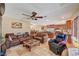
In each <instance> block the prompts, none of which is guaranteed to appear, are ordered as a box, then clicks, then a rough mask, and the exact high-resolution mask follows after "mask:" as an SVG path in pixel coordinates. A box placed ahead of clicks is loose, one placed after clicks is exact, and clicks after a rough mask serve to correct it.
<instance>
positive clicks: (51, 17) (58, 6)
mask: <svg viewBox="0 0 79 59" xmlns="http://www.w3.org/2000/svg"><path fill="white" fill-rule="evenodd" d="M78 6H79V4H76V3H6V10H5V15H8V16H11V17H14V18H17V19H20V20H23V18H24V17H25V16H23V15H22V13H25V14H29V15H31V12H32V11H35V12H37V13H38V14H39V15H42V16H47V17H46V18H43V20H42V19H39V20H37V21H32V23H35V24H58V23H65V22H64V21H65V20H66V19H67V18H69V17H71V16H72V15H73V14H75V13H76V12H77V11H78ZM62 17H64V18H62ZM25 21H26V19H25Z"/></svg>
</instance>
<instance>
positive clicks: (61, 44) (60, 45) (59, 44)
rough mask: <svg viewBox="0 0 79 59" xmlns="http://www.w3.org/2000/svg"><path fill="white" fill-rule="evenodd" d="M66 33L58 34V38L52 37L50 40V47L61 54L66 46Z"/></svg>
mask: <svg viewBox="0 0 79 59" xmlns="http://www.w3.org/2000/svg"><path fill="white" fill-rule="evenodd" d="M65 43H66V35H65V34H57V35H56V39H50V40H49V41H48V45H49V49H50V50H51V51H52V52H54V53H55V54H57V55H61V54H62V52H63V50H64V49H65V48H66V44H65Z"/></svg>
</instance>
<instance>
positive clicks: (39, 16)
mask: <svg viewBox="0 0 79 59" xmlns="http://www.w3.org/2000/svg"><path fill="white" fill-rule="evenodd" d="M35 18H43V16H36V17H35Z"/></svg>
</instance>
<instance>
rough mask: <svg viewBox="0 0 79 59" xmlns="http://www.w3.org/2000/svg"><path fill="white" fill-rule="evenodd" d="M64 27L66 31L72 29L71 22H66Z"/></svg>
mask: <svg viewBox="0 0 79 59" xmlns="http://www.w3.org/2000/svg"><path fill="white" fill-rule="evenodd" d="M66 27H67V29H71V28H72V21H71V20H68V21H66Z"/></svg>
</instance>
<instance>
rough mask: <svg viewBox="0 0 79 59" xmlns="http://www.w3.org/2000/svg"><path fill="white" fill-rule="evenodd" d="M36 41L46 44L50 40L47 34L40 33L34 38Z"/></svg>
mask: <svg viewBox="0 0 79 59" xmlns="http://www.w3.org/2000/svg"><path fill="white" fill-rule="evenodd" d="M34 38H35V39H37V40H39V41H40V42H41V43H44V42H46V41H47V39H48V35H47V33H43V32H39V33H37V35H36V36H34Z"/></svg>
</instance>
